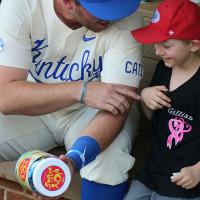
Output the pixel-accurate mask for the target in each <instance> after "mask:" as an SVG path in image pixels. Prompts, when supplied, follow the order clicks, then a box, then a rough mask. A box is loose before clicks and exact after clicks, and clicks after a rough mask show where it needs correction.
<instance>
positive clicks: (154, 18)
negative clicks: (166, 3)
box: [151, 9, 160, 23]
mask: <svg viewBox="0 0 200 200" xmlns="http://www.w3.org/2000/svg"><path fill="white" fill-rule="evenodd" d="M159 21H160V12H159V11H158V9H156V10H155V11H154V12H153V15H152V17H151V22H152V23H158V22H159Z"/></svg>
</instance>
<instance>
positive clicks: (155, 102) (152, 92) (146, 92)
mask: <svg viewBox="0 0 200 200" xmlns="http://www.w3.org/2000/svg"><path fill="white" fill-rule="evenodd" d="M167 91H168V89H167V88H166V87H165V86H164V85H161V86H154V87H148V88H144V89H143V90H142V92H141V99H142V101H143V102H144V103H145V105H146V106H147V108H149V109H150V110H158V109H161V108H163V107H164V106H165V107H168V108H170V107H171V105H170V102H171V99H170V98H169V97H168V96H167V95H166V94H165V92H167Z"/></svg>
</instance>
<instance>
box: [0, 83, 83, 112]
mask: <svg viewBox="0 0 200 200" xmlns="http://www.w3.org/2000/svg"><path fill="white" fill-rule="evenodd" d="M81 85H82V83H81V82H76V83H75V82H73V83H58V84H43V83H41V84H39V83H37V84H35V83H31V82H27V81H13V82H10V83H9V84H0V94H1V98H0V112H2V113H5V114H22V115H43V114H47V113H51V112H54V111H57V110H59V109H62V108H65V107H67V106H70V105H72V104H74V103H76V102H78V99H79V96H80V90H81Z"/></svg>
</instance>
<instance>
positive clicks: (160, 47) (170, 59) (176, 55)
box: [154, 39, 192, 67]
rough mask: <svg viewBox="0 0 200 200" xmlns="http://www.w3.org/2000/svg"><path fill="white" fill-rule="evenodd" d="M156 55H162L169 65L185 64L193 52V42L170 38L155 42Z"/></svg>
mask: <svg viewBox="0 0 200 200" xmlns="http://www.w3.org/2000/svg"><path fill="white" fill-rule="evenodd" d="M154 47H155V50H156V55H158V56H160V57H161V58H162V59H163V61H164V62H165V65H166V66H167V67H174V66H180V67H181V66H183V65H184V64H185V63H187V61H188V59H190V56H191V54H192V52H191V43H190V42H184V41H182V40H175V39H170V40H167V41H165V42H163V43H157V44H154Z"/></svg>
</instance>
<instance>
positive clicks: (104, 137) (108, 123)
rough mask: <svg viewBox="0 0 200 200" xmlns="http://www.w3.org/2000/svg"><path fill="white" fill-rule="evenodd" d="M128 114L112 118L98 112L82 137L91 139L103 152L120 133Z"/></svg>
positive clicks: (110, 115) (105, 113) (107, 113)
mask: <svg viewBox="0 0 200 200" xmlns="http://www.w3.org/2000/svg"><path fill="white" fill-rule="evenodd" d="M127 116H128V112H126V113H124V114H123V115H122V114H119V115H117V116H114V115H112V114H110V113H109V112H106V111H103V110H101V111H99V112H98V113H97V115H96V116H95V117H94V118H93V120H92V121H91V122H90V123H89V124H88V126H87V128H86V129H85V130H84V131H83V132H82V135H89V136H91V137H93V138H94V139H95V140H96V141H97V142H98V144H99V145H100V148H101V151H103V150H104V149H105V148H106V147H107V146H108V145H109V144H110V143H111V142H112V141H113V140H114V139H115V137H117V135H118V134H119V133H120V131H121V129H122V128H123V126H124V123H125V120H126V118H127Z"/></svg>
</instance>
